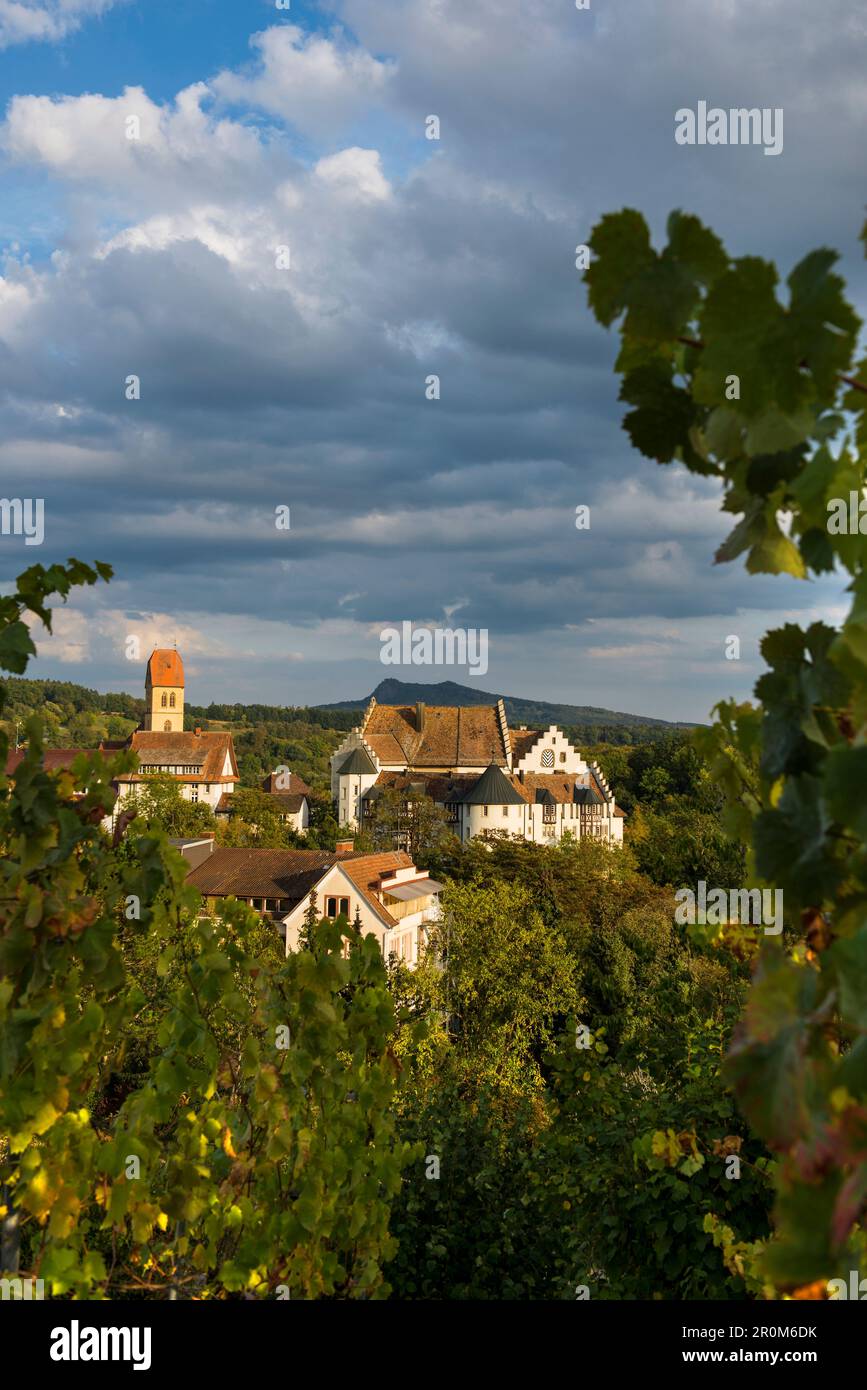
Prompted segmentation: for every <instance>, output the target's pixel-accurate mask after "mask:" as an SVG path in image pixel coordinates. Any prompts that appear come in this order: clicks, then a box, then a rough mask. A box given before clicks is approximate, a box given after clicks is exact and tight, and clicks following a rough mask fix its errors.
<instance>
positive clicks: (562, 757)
mask: <svg viewBox="0 0 867 1390" xmlns="http://www.w3.org/2000/svg"><path fill="white" fill-rule="evenodd" d="M174 698H175V697H174V695H173V696H172V699H174ZM560 761H561V763H565V761H566V754H565V753H561V754H560Z"/></svg>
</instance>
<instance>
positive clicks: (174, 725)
mask: <svg viewBox="0 0 867 1390" xmlns="http://www.w3.org/2000/svg"><path fill="white" fill-rule="evenodd" d="M143 727H144V728H145V729H147V730H152V731H155V732H158V733H173V734H180V733H183V731H184V663H183V662H182V661H181V658H180V656H179V655H178V653H177V652H176V651H172V650H170V649H169V648H168V647H157V648H156V650H155V651H153V652H151V656H150V660H149V661H148V669H147V675H146V677H145V717H144V726H143Z"/></svg>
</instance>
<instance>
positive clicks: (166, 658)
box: [146, 647, 184, 687]
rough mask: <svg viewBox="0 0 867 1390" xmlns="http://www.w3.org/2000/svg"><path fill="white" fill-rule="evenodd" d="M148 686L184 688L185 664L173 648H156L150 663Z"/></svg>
mask: <svg viewBox="0 0 867 1390" xmlns="http://www.w3.org/2000/svg"><path fill="white" fill-rule="evenodd" d="M146 684H147V685H172V686H175V687H177V686H183V684H184V663H183V662H182V661H181V658H180V653H178V652H176V651H174V650H173V649H172V648H171V647H156V648H155V649H154V651H152V652H151V655H150V660H149V661H148V669H147V677H146Z"/></svg>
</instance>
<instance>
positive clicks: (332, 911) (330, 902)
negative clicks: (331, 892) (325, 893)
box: [325, 898, 337, 917]
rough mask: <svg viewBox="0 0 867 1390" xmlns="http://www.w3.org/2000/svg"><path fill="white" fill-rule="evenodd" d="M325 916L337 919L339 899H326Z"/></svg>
mask: <svg viewBox="0 0 867 1390" xmlns="http://www.w3.org/2000/svg"><path fill="white" fill-rule="evenodd" d="M325 916H326V917H336V916H337V899H336V898H326V900H325Z"/></svg>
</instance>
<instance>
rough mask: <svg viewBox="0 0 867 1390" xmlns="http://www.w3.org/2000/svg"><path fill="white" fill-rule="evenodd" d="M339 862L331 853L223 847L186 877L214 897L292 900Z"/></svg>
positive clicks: (308, 889)
mask: <svg viewBox="0 0 867 1390" xmlns="http://www.w3.org/2000/svg"><path fill="white" fill-rule="evenodd" d="M337 860H338V856H337V855H336V854H335V853H334V851H333V850H330V851H329V850H319V849H235V848H232V847H229V846H223V847H222V848H220V849H215V850H214V852H213V854H211V855H210V856H209V858H208V859H207V860H206V861H205V863H204V864H200V865H199V867H198V868H197V869H193V870H192V872H191V873H190V874H188V875H187V882H188V883H191V884H192V886H193V887H194V888H198V890H199V892H200V893H203V894H205V895H206V896H208V897H216V898H228V897H236V898H292V899H294V900H296V901H298V900H300V899H301V898H303V897H304V896H305V895H306V894H307V893H309V892H310V889H311V887H312V886H313V884H315V883H317V882H318V881H319V879H320V878H321V877H322V874H323V873H324V872H325V870H326V869H327V868H330V866H331V865H332V864H334V863H336V862H337Z"/></svg>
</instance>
